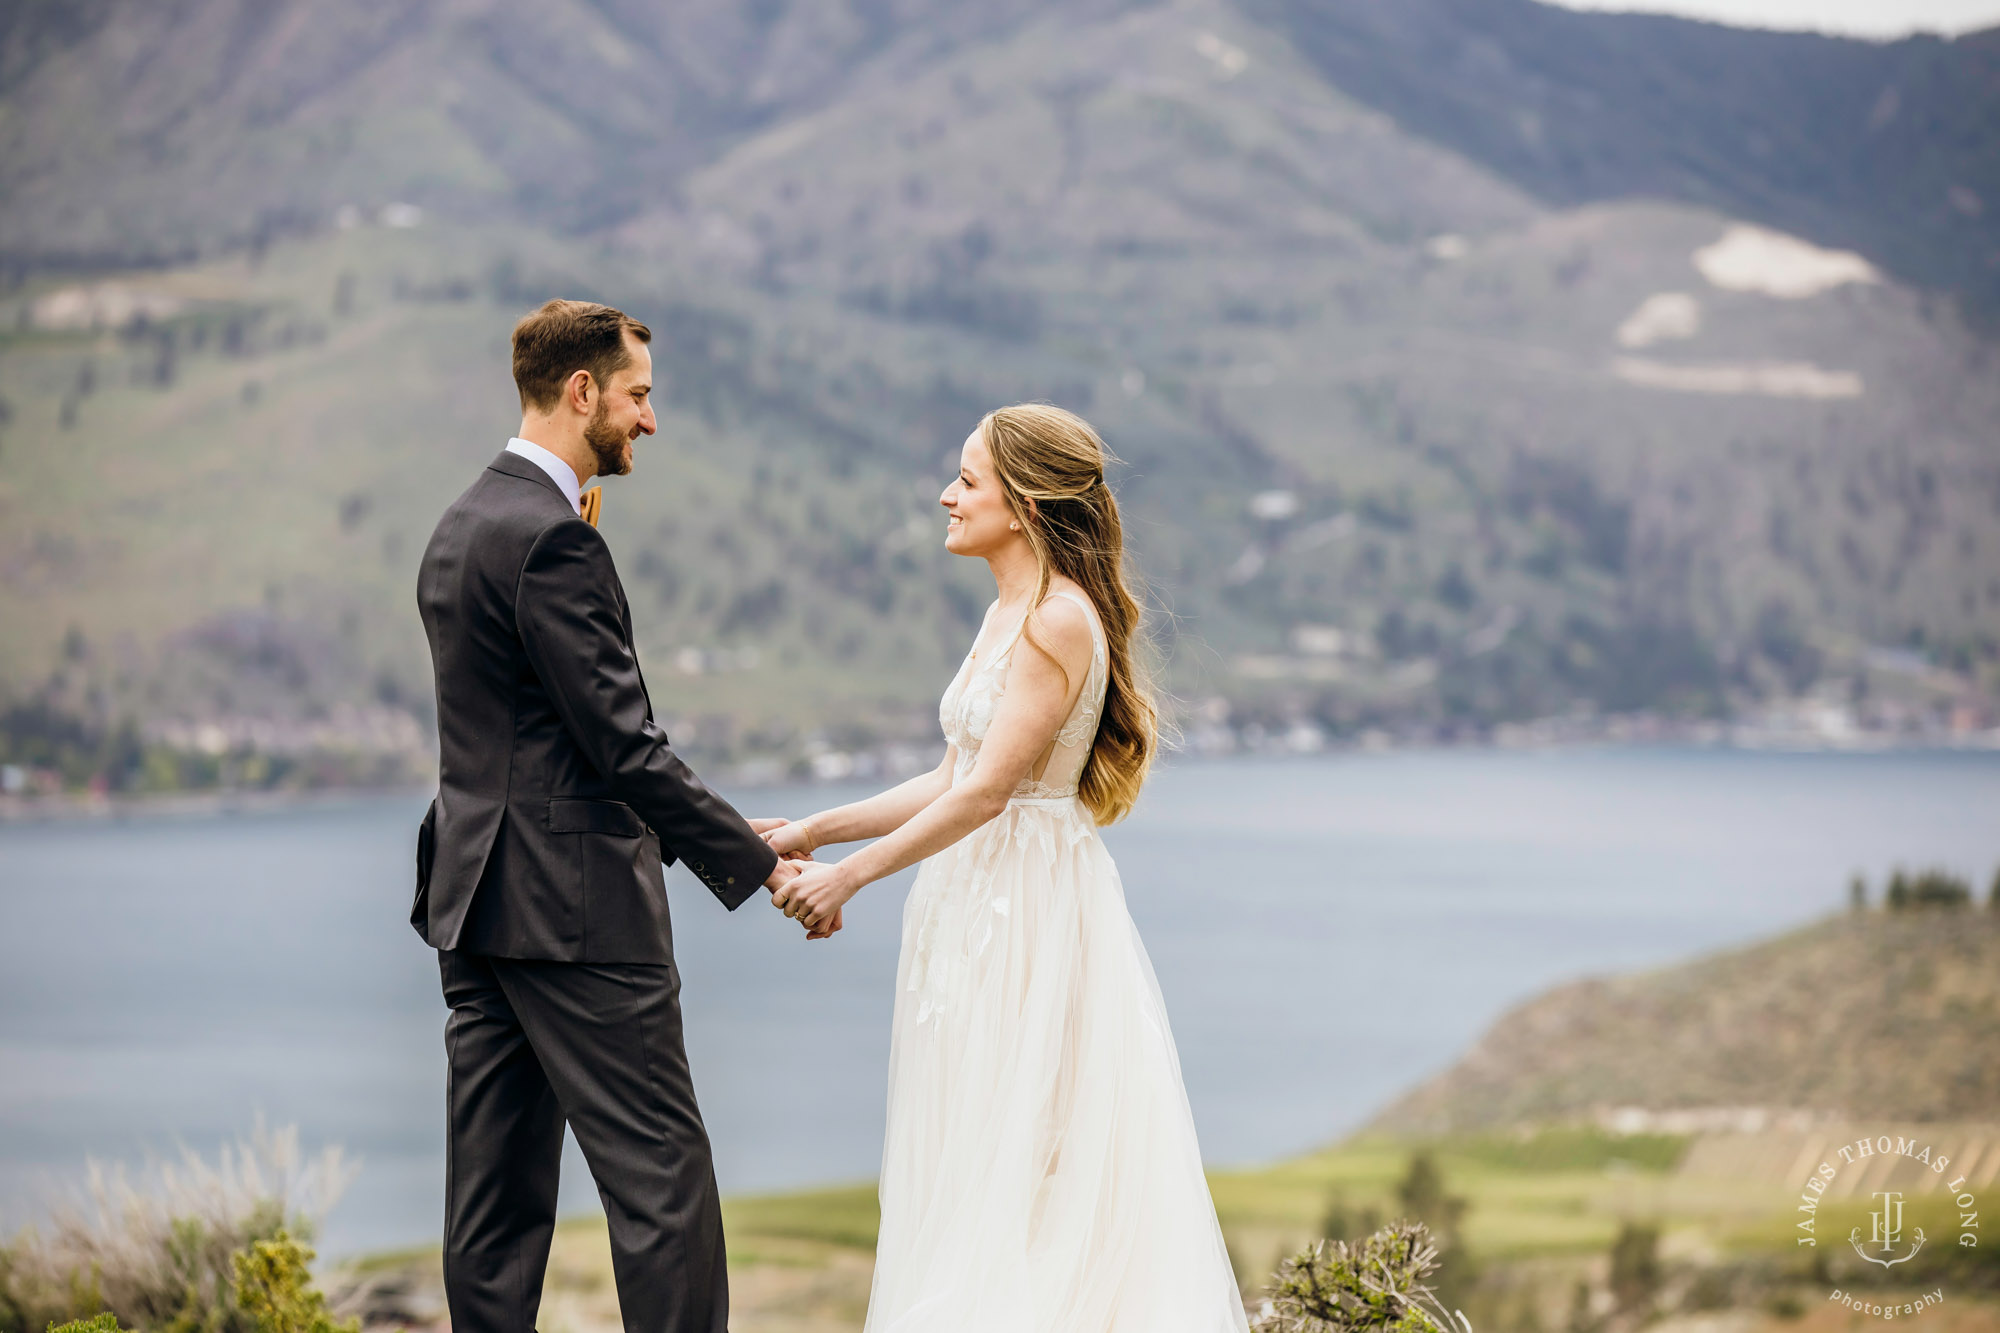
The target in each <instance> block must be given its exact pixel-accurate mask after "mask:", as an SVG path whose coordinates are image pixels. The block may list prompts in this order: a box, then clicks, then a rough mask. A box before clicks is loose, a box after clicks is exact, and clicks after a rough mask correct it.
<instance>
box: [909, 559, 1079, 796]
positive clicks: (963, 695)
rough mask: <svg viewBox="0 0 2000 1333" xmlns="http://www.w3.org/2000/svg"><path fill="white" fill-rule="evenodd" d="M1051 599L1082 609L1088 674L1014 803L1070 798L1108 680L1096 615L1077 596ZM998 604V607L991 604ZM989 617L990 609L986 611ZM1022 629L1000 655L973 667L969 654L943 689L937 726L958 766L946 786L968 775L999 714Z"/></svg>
mask: <svg viewBox="0 0 2000 1333" xmlns="http://www.w3.org/2000/svg"><path fill="white" fill-rule="evenodd" d="M1050 595H1051V596H1053V597H1067V598H1068V599H1069V600H1071V601H1072V602H1075V603H1076V604H1077V605H1078V606H1080V607H1082V608H1083V613H1084V615H1085V616H1086V617H1088V618H1089V620H1090V670H1089V671H1088V672H1087V673H1085V675H1084V679H1083V692H1082V693H1081V694H1079V695H1077V697H1076V702H1075V703H1074V704H1072V705H1071V706H1070V710H1069V716H1068V717H1067V718H1065V719H1064V721H1063V724H1062V727H1061V729H1060V730H1058V731H1057V732H1056V739H1055V748H1054V750H1053V751H1052V752H1051V753H1050V755H1049V758H1048V763H1047V764H1046V765H1044V767H1043V769H1042V774H1041V776H1040V777H1039V778H1033V777H1031V778H1026V779H1023V781H1022V782H1021V784H1020V785H1019V786H1017V787H1016V788H1014V797H1015V799H1017V800H1020V799H1027V800H1048V799H1053V798H1057V797H1065V796H1074V795H1076V784H1077V779H1078V778H1080V777H1081V776H1083V766H1084V763H1085V762H1086V761H1087V760H1088V759H1089V758H1090V745H1091V742H1092V741H1094V740H1095V739H1096V738H1097V715H1098V710H1099V709H1101V708H1102V707H1103V706H1104V688H1105V684H1106V682H1107V681H1108V680H1109V679H1110V660H1109V658H1108V657H1107V656H1106V653H1105V647H1104V631H1103V629H1102V628H1100V627H1099V625H1098V623H1097V611H1096V608H1094V607H1092V606H1091V604H1090V601H1089V599H1088V598H1086V597H1084V596H1083V595H1082V594H1081V593H1077V592H1072V591H1070V590H1069V589H1063V590H1061V591H1059V592H1055V593H1051V594H1050ZM995 605H998V603H995ZM987 614H988V616H989V617H990V616H991V615H992V611H991V608H989V609H988V611H987ZM1026 625H1027V619H1026V617H1023V618H1022V621H1021V623H1020V624H1018V625H1016V626H1014V629H1013V632H1012V633H1011V634H1009V635H1008V636H1007V638H1006V639H1005V641H1004V642H1003V644H1002V646H1001V648H1000V650H999V651H998V652H996V653H994V654H993V655H992V656H991V657H990V658H988V659H987V660H986V661H984V662H978V663H975V662H974V661H973V659H972V655H971V653H970V652H968V653H967V654H966V658H965V661H964V662H962V663H961V664H960V665H959V668H958V674H957V675H956V676H954V677H952V681H951V684H950V685H949V686H948V687H947V688H946V689H945V692H944V698H943V699H941V700H939V701H938V725H940V726H941V727H943V728H944V734H945V739H947V740H949V741H950V742H951V743H952V744H953V745H954V746H956V747H957V749H958V762H957V764H956V766H955V767H954V768H953V770H952V781H953V782H963V781H964V780H965V778H966V776H967V775H968V774H970V773H971V772H972V766H973V764H974V763H975V762H976V761H977V760H978V758H979V747H980V745H981V744H982V743H983V742H984V741H985V740H986V729H987V728H988V727H990V726H991V725H992V724H993V715H994V714H995V713H996V712H998V711H999V708H1000V699H1001V697H1002V696H1003V695H1004V694H1005V693H1006V692H1007V668H1008V666H1009V665H1010V664H1011V663H1012V662H1013V660H1014V650H1015V649H1016V648H1017V647H1019V646H1020V642H1021V631H1022V630H1023V628H1025V626H1026Z"/></svg>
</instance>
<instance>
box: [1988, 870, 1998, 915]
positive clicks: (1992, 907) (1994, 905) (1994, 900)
mask: <svg viewBox="0 0 2000 1333" xmlns="http://www.w3.org/2000/svg"><path fill="white" fill-rule="evenodd" d="M1986 907H1987V910H1988V911H1992V912H2000V867H1996V868H1995V869H1994V871H1993V887H1992V888H1990V889H1988V890H1987V891H1986Z"/></svg>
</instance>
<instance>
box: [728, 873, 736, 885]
mask: <svg viewBox="0 0 2000 1333" xmlns="http://www.w3.org/2000/svg"><path fill="white" fill-rule="evenodd" d="M729 882H730V883H731V884H734V883H735V882H736V876H734V875H731V876H730V877H729Z"/></svg>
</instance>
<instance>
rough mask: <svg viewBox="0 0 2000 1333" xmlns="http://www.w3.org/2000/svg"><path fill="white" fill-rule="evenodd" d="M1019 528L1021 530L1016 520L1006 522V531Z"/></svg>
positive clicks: (1015, 530)
mask: <svg viewBox="0 0 2000 1333" xmlns="http://www.w3.org/2000/svg"><path fill="white" fill-rule="evenodd" d="M1020 530H1021V525H1020V523H1019V522H1018V521H1015V522H1010V523H1008V524H1007V531H1009V532H1019V531H1020Z"/></svg>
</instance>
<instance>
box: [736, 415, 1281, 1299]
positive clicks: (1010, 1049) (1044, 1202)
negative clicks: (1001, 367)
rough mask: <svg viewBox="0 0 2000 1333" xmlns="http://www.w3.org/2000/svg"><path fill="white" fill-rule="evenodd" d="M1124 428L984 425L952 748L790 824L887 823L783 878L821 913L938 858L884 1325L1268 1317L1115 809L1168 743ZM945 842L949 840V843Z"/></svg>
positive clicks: (892, 1122)
mask: <svg viewBox="0 0 2000 1333" xmlns="http://www.w3.org/2000/svg"><path fill="white" fill-rule="evenodd" d="M1107 457H1108V452H1107V451H1106V449H1105V448H1104V445H1103V443H1102V442H1101V441H1100V440H1099V439H1098V438H1097V435H1096V433H1095V432H1094V431H1092V430H1091V428H1090V426H1089V425H1088V424H1086V423H1085V422H1084V421H1083V420H1082V419H1080V418H1078V417H1076V416H1074V415H1072V414H1070V413H1068V412H1065V411H1062V410H1061V409H1059V408H1054V407H1045V406H1039V405H1025V406H1020V407H1006V408H1001V409H1000V410H998V411H996V412H993V413H990V414H989V415H988V416H987V417H986V418H985V419H984V420H983V421H981V422H980V423H979V426H978V428H977V429H976V430H974V431H973V432H972V434H971V436H970V437H969V438H968V439H967V440H966V442H965V448H964V451H963V453H962V455H961V459H960V468H959V474H958V478H957V480H955V481H953V482H952V483H951V485H950V486H948V487H946V488H945V492H944V494H943V496H942V497H940V503H942V504H943V505H944V507H945V510H946V512H947V513H948V514H949V515H950V520H949V523H948V526H947V529H946V533H945V549H946V550H949V551H951V552H953V553H955V554H958V555H964V556H976V557H979V558H980V559H983V560H985V561H986V563H987V565H988V566H989V567H990V568H991V570H992V571H993V581H994V583H995V585H996V586H997V589H998V593H999V597H998V600H997V601H995V602H994V603H993V605H992V606H991V607H990V608H988V610H987V613H986V619H985V622H984V623H983V624H982V626H981V628H980V631H979V635H978V638H977V640H976V641H975V642H974V644H973V647H972V650H971V652H970V653H969V654H967V656H966V659H965V661H964V663H963V664H962V665H961V666H960V667H959V670H958V675H957V676H956V677H954V678H953V680H952V682H951V685H950V687H949V688H948V689H946V691H945V693H944V698H943V701H942V702H941V703H940V705H939V709H938V713H939V721H940V722H941V723H942V724H943V727H944V733H945V737H946V739H947V740H948V741H949V742H950V744H949V746H948V748H947V749H946V751H945V756H944V762H943V763H942V764H940V765H939V766H938V768H937V770H936V771H935V772H932V773H928V774H926V775H924V776H922V777H918V778H913V779H911V780H910V781H908V782H905V783H903V784H902V785H901V786H899V787H895V788H892V789H891V790H889V791H885V792H882V793H881V794H879V795H877V796H873V797H870V798H869V799H867V800H864V801H859V802H857V803H855V804H852V805H845V806H841V807H840V808H838V809H834V810H825V811H822V812H820V813H819V814H816V815H813V816H811V817H810V818H807V819H801V820H795V821H792V822H789V823H786V824H783V825H782V826H780V827H776V828H772V829H770V830H769V831H768V832H766V834H765V837H766V838H767V839H768V840H769V841H770V843H771V845H772V846H773V847H775V848H776V849H777V850H778V851H779V852H780V853H782V854H787V855H810V854H811V853H812V852H813V850H814V849H816V848H818V847H822V846H825V845H827V844H829V843H841V842H852V841H855V840H857V839H864V838H875V839H879V841H876V842H874V843H872V844H871V845H869V846H867V847H865V848H862V849H861V850H859V851H856V852H854V853H853V854H851V855H849V856H848V857H847V858H846V859H844V860H841V861H836V862H810V863H808V864H807V866H806V868H805V871H804V873H803V874H801V875H799V876H798V877H797V878H796V879H794V880H792V881H791V882H790V883H789V884H788V885H787V886H785V887H784V888H782V889H780V890H778V891H777V893H776V894H775V895H774V901H776V903H777V904H778V905H779V906H780V907H781V908H783V909H784V911H785V914H786V915H787V916H791V917H795V918H797V919H799V920H801V921H803V922H804V923H805V924H806V926H807V928H808V930H809V931H811V932H812V933H813V934H815V935H817V936H821V937H824V936H825V935H827V934H830V933H831V932H832V931H834V930H837V929H839V927H840V922H839V917H840V910H841V907H842V905H843V904H844V903H845V902H846V901H847V900H848V899H849V898H851V897H853V896H854V895H855V893H857V892H858V891H859V890H860V889H861V888H862V887H863V886H865V885H867V884H870V883H872V882H873V881H875V880H878V879H881V878H882V877H883V876H885V875H890V874H893V873H894V872H896V871H898V870H900V869H902V868H903V867H905V866H908V865H912V864H914V863H915V862H917V861H920V860H921V861H924V867H923V869H922V870H921V871H920V872H919V873H918V875H917V881H916V884H915V886H914V887H913V888H912V889H911V890H910V896H909V899H908V901H907V902H906V903H905V905H904V908H903V943H902V954H901V958H900V961H899V962H898V965H897V975H896V1009H895V1020H894V1026H893V1029H892V1034H891V1038H890V1063H889V1119H888V1139H887V1142H886V1144H885V1145H884V1148H883V1152H882V1180H881V1200H882V1227H881V1235H880V1239H879V1241H878V1243H877V1247H876V1256H875V1279H874V1289H873V1292H872V1294H871V1296H870V1299H869V1305H868V1322H867V1330H866V1333H936V1330H939V1329H952V1330H955V1333H1181V1331H1183V1330H1185V1331H1186V1333H1221V1331H1222V1330H1242V1329H1244V1328H1245V1327H1246V1321H1245V1319H1244V1312H1243V1304H1242V1299H1241V1296H1240V1295H1239V1293H1238V1291H1237V1287H1236V1282H1235V1278H1234V1276H1233V1274H1232V1272H1231V1269H1230V1263H1229V1257H1228V1254H1227V1252H1226V1251H1225V1249H1224V1247H1223V1241H1222V1231H1221V1228H1220V1227H1219V1226H1218V1225H1217V1222H1216V1216H1215V1207H1214V1204H1213V1202H1212V1201H1211V1200H1210V1198H1209V1195H1208V1186H1207V1183H1206V1182H1205V1181H1204V1179H1203V1177H1202V1171H1201V1154H1200V1151H1199V1149H1198V1148H1197V1146H1196V1143H1195V1133H1194V1121H1193V1117H1192V1116H1191V1114H1190V1113H1189V1110H1188V1102H1187V1094H1186V1092H1185V1090H1184V1089H1183V1087H1182V1084H1181V1073H1180V1062H1179V1058H1178V1056H1177V1055H1176V1054H1175V1051H1174V1044H1173V1037H1172V1034H1171V1033H1170V1032H1169V1030H1168V1027H1167V1015H1166V1010H1165V1006H1164V1005H1163V1003H1162V1001H1161V998H1160V988H1159V985H1158V983H1157V982H1156V981H1155V980H1154V977H1153V969H1152V964H1151V963H1150V961H1149V960H1148V959H1147V956H1146V951H1145V948H1144V946H1143V945H1142V944H1141V943H1140V941H1139V936H1138V933H1137V931H1136V930H1135V929H1134V928H1133V924H1132V919H1131V917H1130V915H1128V913H1127V912H1126V908H1125V898H1124V890H1123V888H1122V886H1121V884H1120V881H1119V877H1118V868H1117V866H1116V865H1115V864H1113V862H1112V860H1111V856H1110V853H1109V852H1107V851H1106V850H1105V846H1104V842H1103V840H1102V839H1101V838H1100V837H1099V835H1098V827H1099V826H1100V825H1102V824H1108V823H1111V822H1112V821H1113V820H1116V819H1119V818H1121V817H1123V816H1124V815H1125V814H1126V813H1127V812H1128V811H1129V810H1130V809H1131V808H1132V803H1133V801H1134V800H1135V799H1136V798H1137V796H1138V794H1139V788H1140V785H1141V784H1142V783H1143V782H1144V781H1145V777H1146V771H1147V768H1148V766H1149V764H1150V763H1151V761H1152V758H1153V754H1154V750H1155V746H1156V734H1155V732H1156V714H1155V711H1154V706H1153V701H1152V698H1151V696H1150V694H1149V692H1148V689H1147V686H1146V682H1145V680H1144V679H1143V677H1142V675H1141V672H1140V669H1139V666H1138V664H1137V663H1135V661H1134V643H1133V641H1134V639H1135V637H1136V636H1137V632H1138V628H1139V617H1140V608H1139V605H1138V603H1137V601H1136V600H1135V599H1134V598H1133V596H1132V593H1131V592H1130V590H1129V589H1128V588H1127V587H1126V584H1125V579H1124V574H1123V572H1122V569H1121V562H1122V558H1123V554H1124V551H1123V534H1122V531H1121V528H1120V524H1119V518H1118V504H1117V501H1116V500H1115V499H1113V497H1112V494H1111V491H1110V490H1109V489H1108V488H1107V487H1106V486H1105V483H1104V464H1105V460H1106V458H1107ZM926 858H928V859H926Z"/></svg>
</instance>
